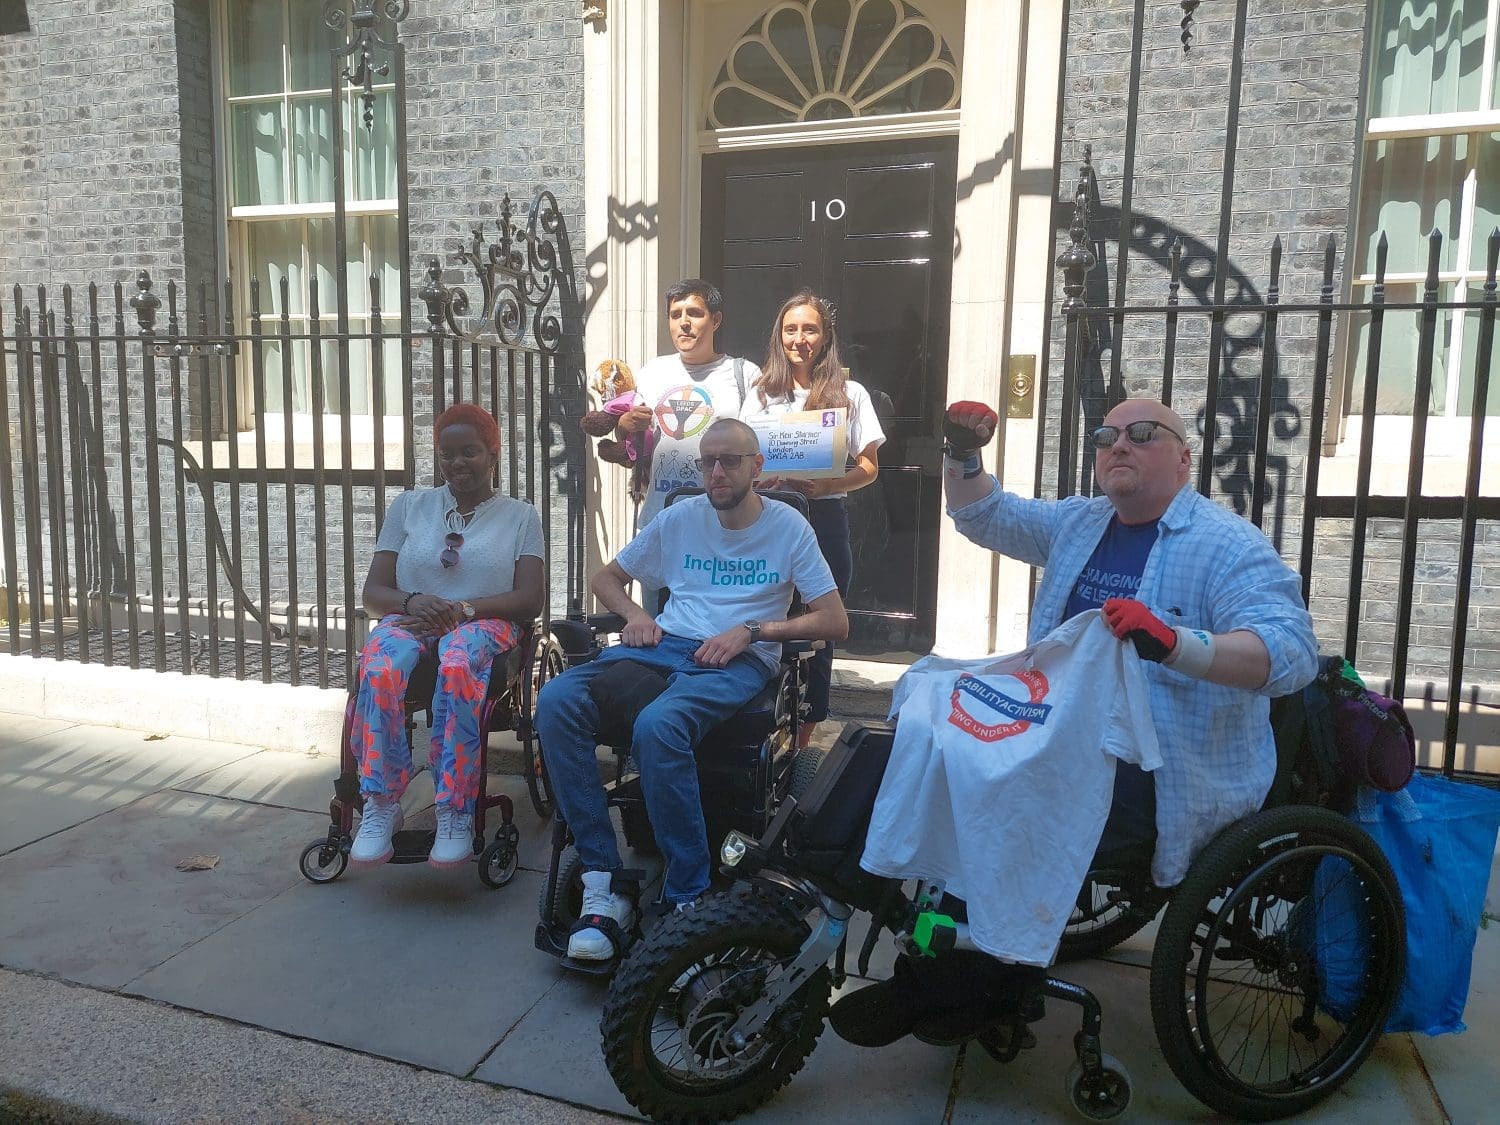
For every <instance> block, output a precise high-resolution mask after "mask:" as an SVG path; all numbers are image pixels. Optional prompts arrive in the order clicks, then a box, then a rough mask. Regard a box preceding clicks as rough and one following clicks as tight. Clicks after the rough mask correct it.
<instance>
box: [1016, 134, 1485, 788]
mask: <svg viewBox="0 0 1500 1125" xmlns="http://www.w3.org/2000/svg"><path fill="white" fill-rule="evenodd" d="M1097 201H1098V188H1097V184H1096V182H1095V180H1094V173H1093V168H1092V164H1091V161H1090V159H1089V154H1088V153H1087V150H1086V152H1085V159H1084V164H1083V167H1082V170H1081V173H1080V178H1079V183H1078V187H1077V190H1076V192H1075V196H1074V201H1073V211H1072V223H1071V229H1070V232H1069V233H1070V237H1069V241H1068V245H1067V246H1066V247H1065V248H1064V250H1063V252H1062V254H1061V255H1060V256H1059V258H1058V260H1057V266H1058V269H1059V271H1060V273H1061V275H1062V286H1063V293H1064V300H1063V301H1062V304H1061V306H1060V310H1059V311H1060V320H1061V324H1060V328H1061V334H1062V360H1063V362H1062V364H1061V372H1060V375H1061V378H1060V379H1054V380H1053V381H1054V382H1055V383H1056V385H1055V386H1054V387H1051V388H1049V386H1048V381H1049V380H1048V378H1047V375H1046V374H1045V373H1044V374H1043V376H1042V378H1041V379H1040V380H1039V384H1038V388H1037V394H1038V402H1039V407H1038V410H1039V416H1040V417H1042V418H1044V419H1046V420H1047V424H1048V426H1049V428H1050V430H1051V432H1050V434H1049V440H1046V441H1042V442H1039V443H1038V450H1037V458H1036V473H1037V480H1038V481H1039V482H1043V484H1042V485H1040V486H1039V491H1040V493H1042V494H1050V495H1053V496H1059V497H1060V496H1067V495H1072V494H1075V493H1078V492H1084V493H1090V492H1092V491H1093V489H1094V483H1093V481H1092V480H1091V477H1090V471H1091V468H1092V459H1091V458H1089V457H1088V456H1087V455H1086V452H1085V448H1084V446H1085V442H1084V440H1083V435H1085V434H1087V433H1088V432H1089V431H1090V430H1092V429H1093V428H1094V427H1096V426H1098V425H1099V424H1100V423H1101V422H1102V420H1103V416H1104V414H1105V413H1106V412H1107V411H1108V410H1109V409H1110V408H1111V407H1112V406H1114V404H1115V403H1117V402H1119V401H1120V400H1121V399H1123V398H1124V397H1126V395H1127V394H1132V395H1141V394H1150V395H1154V396H1156V397H1159V398H1161V399H1162V400H1163V401H1165V402H1166V403H1168V404H1169V405H1175V406H1176V408H1177V409H1178V411H1179V413H1183V414H1185V415H1187V417H1188V420H1189V428H1190V430H1191V429H1193V428H1195V427H1194V422H1196V431H1197V433H1196V441H1195V445H1196V446H1197V457H1196V461H1197V477H1196V486H1197V488H1198V490H1199V491H1200V492H1202V493H1203V494H1205V495H1210V496H1214V497H1216V498H1218V499H1220V500H1222V501H1223V502H1225V503H1227V504H1229V505H1230V506H1231V507H1233V508H1234V509H1235V510H1237V511H1239V512H1240V513H1241V514H1242V515H1244V516H1246V518H1248V519H1250V520H1251V521H1253V522H1254V523H1255V524H1256V525H1257V526H1259V527H1261V528H1262V530H1264V531H1265V532H1266V533H1267V535H1268V536H1269V537H1270V538H1271V540H1272V541H1273V543H1275V544H1276V546H1277V548H1278V549H1279V550H1280V551H1281V552H1282V554H1283V556H1284V557H1286V558H1287V559H1288V560H1289V561H1290V562H1291V563H1292V564H1293V565H1294V566H1296V567H1297V568H1298V570H1299V572H1300V574H1301V578H1302V593H1303V597H1304V599H1305V600H1306V601H1307V603H1308V606H1309V609H1310V610H1311V612H1312V613H1313V616H1314V619H1315V621H1316V622H1317V624H1318V626H1319V634H1320V639H1321V640H1322V642H1323V645H1324V648H1325V650H1327V651H1339V650H1341V651H1342V652H1343V655H1344V656H1345V657H1347V658H1348V659H1349V660H1350V661H1352V662H1353V663H1355V664H1356V666H1358V667H1360V668H1361V669H1362V670H1363V671H1365V672H1366V674H1367V675H1368V674H1373V675H1374V676H1375V677H1376V679H1377V681H1378V678H1379V677H1380V676H1382V675H1384V676H1385V677H1387V679H1386V684H1385V687H1386V688H1387V690H1389V692H1390V693H1391V694H1392V695H1393V696H1395V697H1396V698H1410V697H1411V696H1412V695H1413V693H1418V692H1420V693H1422V694H1424V695H1425V696H1426V698H1427V699H1428V700H1429V701H1433V700H1435V699H1436V698H1437V696H1438V693H1439V692H1445V693H1446V694H1445V696H1444V697H1443V701H1444V702H1446V708H1445V711H1446V715H1445V719H1444V728H1443V755H1442V769H1443V771H1444V773H1445V774H1449V775H1451V774H1453V773H1455V772H1456V771H1457V764H1456V748H1457V745H1458V734H1459V721H1460V710H1461V702H1462V701H1465V700H1467V701H1469V702H1471V703H1472V702H1475V701H1479V700H1480V699H1481V696H1482V695H1486V694H1492V693H1493V692H1494V690H1495V689H1494V687H1493V686H1492V685H1493V684H1494V683H1496V682H1497V681H1500V676H1497V675H1496V674H1495V672H1494V669H1493V666H1492V665H1491V666H1485V667H1481V668H1478V669H1477V670H1475V671H1474V672H1473V674H1469V673H1467V672H1466V667H1467V666H1469V663H1470V661H1471V658H1472V657H1473V647H1474V646H1473V644H1472V641H1473V639H1474V638H1493V637H1495V636H1497V635H1500V608H1497V603H1496V599H1494V598H1493V597H1487V598H1485V599H1484V600H1483V601H1478V600H1476V599H1475V598H1473V597H1472V596H1471V595H1472V594H1473V590H1474V583H1475V579H1476V577H1478V575H1479V572H1478V570H1477V569H1476V550H1477V549H1478V548H1480V547H1482V545H1483V544H1485V543H1492V542H1495V541H1497V540H1500V496H1497V495H1495V494H1494V492H1493V489H1492V490H1491V492H1489V493H1488V494H1487V493H1486V492H1485V490H1484V488H1483V487H1482V479H1481V469H1482V467H1483V463H1484V454H1485V444H1484V443H1485V436H1486V434H1485V422H1486V417H1487V414H1486V404H1487V402H1488V400H1489V397H1490V392H1489V387H1490V377H1491V364H1492V359H1493V356H1492V352H1493V347H1494V333H1495V316H1496V269H1497V262H1500V230H1496V231H1495V232H1494V233H1492V234H1491V235H1490V236H1489V241H1488V257H1487V273H1486V277H1485V281H1484V285H1483V288H1482V291H1481V293H1480V295H1479V296H1477V297H1475V298H1474V299H1469V300H1457V299H1452V300H1440V299H1439V295H1440V292H1441V289H1440V282H1439V263H1440V261H1441V251H1442V236H1441V235H1440V234H1439V232H1438V231H1436V230H1434V231H1433V232H1432V233H1431V235H1430V236H1429V255H1428V262H1427V271H1426V279H1425V282H1424V284H1423V287H1422V292H1421V298H1420V300H1418V301H1415V302H1391V301H1388V300H1387V299H1386V289H1385V273H1386V249H1385V248H1386V243H1385V237H1384V235H1382V236H1381V237H1380V240H1379V242H1378V243H1377V267H1376V281H1375V284H1374V285H1373V286H1371V288H1370V299H1369V301H1368V302H1366V303H1353V302H1348V301H1340V300H1336V299H1335V295H1336V289H1337V287H1336V283H1335V279H1336V263H1337V258H1338V252H1337V247H1336V240H1335V239H1334V237H1333V236H1332V235H1329V236H1327V238H1326V239H1325V240H1324V241H1323V244H1322V247H1321V250H1322V255H1321V257H1322V263H1321V282H1320V285H1319V287H1318V297H1317V299H1316V300H1315V301H1302V302H1287V301H1283V300H1282V296H1281V294H1282V285H1283V274H1282V260H1283V247H1282V243H1281V240H1280V239H1279V238H1277V239H1276V240H1274V241H1273V243H1272V245H1271V248H1270V258H1269V263H1270V268H1269V277H1268V281H1267V284H1266V286H1265V289H1264V292H1263V294H1261V293H1257V292H1255V291H1254V290H1253V287H1249V286H1241V287H1240V288H1239V293H1238V295H1237V296H1236V298H1235V299H1234V300H1230V301H1226V300H1225V299H1224V290H1223V286H1222V284H1221V283H1220V281H1219V280H1218V279H1211V280H1212V281H1213V288H1212V292H1211V293H1210V292H1209V290H1208V288H1207V283H1206V282H1205V281H1204V278H1203V277H1202V276H1199V277H1198V279H1197V281H1198V288H1199V290H1200V294H1199V295H1198V299H1197V300H1196V301H1186V302H1185V301H1184V300H1183V299H1182V288H1183V285H1184V283H1185V280H1186V279H1185V277H1184V270H1183V244H1182V241H1181V239H1178V240H1176V241H1175V243H1174V245H1173V246H1172V247H1171V248H1170V251H1169V254H1168V256H1167V265H1168V269H1167V278H1166V285H1165V290H1166V292H1165V296H1164V298H1163V299H1162V300H1161V301H1160V302H1158V303H1138V304H1127V303H1125V301H1124V292H1123V288H1117V289H1116V294H1115V298H1114V300H1113V301H1110V302H1108V303H1101V304H1090V303H1089V301H1088V300H1087V295H1088V294H1089V293H1091V292H1092V293H1107V292H1108V291H1109V289H1108V279H1107V278H1105V279H1103V282H1104V283H1103V284H1101V283H1100V279H1099V278H1098V276H1097V273H1096V267H1102V263H1103V260H1104V255H1103V253H1102V251H1103V246H1102V245H1101V244H1100V243H1098V242H1096V241H1095V240H1094V239H1093V238H1092V236H1091V233H1090V211H1091V206H1092V205H1095V204H1097ZM1220 249H1221V251H1222V249H1223V248H1222V246H1221V247H1220ZM1096 251H1097V252H1096ZM1217 260H1222V257H1220V258H1219V259H1217ZM1122 261H1123V259H1122ZM1121 268H1123V266H1122V267H1121ZM1141 284H1142V283H1141V282H1140V280H1139V279H1137V281H1136V285H1137V287H1139V286H1140V285H1141ZM1393 312H1398V313H1414V314H1415V316H1416V322H1417V332H1418V349H1417V362H1416V372H1415V387H1414V392H1413V403H1412V409H1411V426H1410V436H1409V439H1408V440H1407V444H1406V447H1405V448H1404V449H1396V450H1392V449H1391V448H1390V447H1389V446H1387V447H1386V448H1384V449H1382V450H1381V451H1380V452H1381V454H1382V459H1383V460H1385V461H1387V462H1390V461H1392V460H1393V459H1394V460H1399V461H1404V463H1405V475H1404V483H1403V485H1402V487H1401V488H1400V490H1399V491H1389V490H1388V491H1384V492H1377V491H1375V490H1374V488H1373V476H1372V469H1373V467H1374V465H1375V461H1376V453H1377V450H1376V448H1375V447H1376V436H1375V435H1376V433H1377V424H1378V423H1377V395H1378V393H1379V386H1380V379H1381V376H1382V374H1383V372H1385V371H1388V368H1384V367H1383V365H1382V358H1381V357H1382V343H1383V340H1384V336H1385V333H1384V329H1385V327H1386V322H1387V319H1388V317H1389V315H1390V314H1391V313H1393ZM1356 315H1358V316H1364V317H1368V321H1369V329H1368V333H1367V336H1366V343H1365V347H1364V348H1363V349H1362V350H1361V349H1358V348H1355V347H1353V346H1352V345H1348V346H1346V352H1345V353H1340V352H1339V350H1338V347H1337V342H1336V338H1337V336H1338V334H1339V333H1338V331H1336V330H1337V329H1338V328H1339V327H1340V326H1345V327H1347V325H1348V324H1349V321H1350V318H1351V317H1353V316H1356ZM1459 315H1470V316H1473V317H1474V318H1475V319H1476V320H1477V324H1476V325H1475V331H1474V334H1473V335H1474V340H1475V346H1474V349H1473V353H1472V354H1473V368H1472V378H1473V382H1472V393H1471V395H1470V404H1469V406H1468V408H1467V409H1468V415H1467V417H1466V418H1462V419H1461V422H1462V431H1463V435H1464V438H1463V440H1464V442H1465V446H1464V448H1463V451H1462V456H1463V458H1464V472H1463V485H1462V489H1461V491H1447V492H1444V493H1443V494H1434V493H1433V492H1432V491H1431V490H1430V489H1428V488H1425V487H1424V471H1426V470H1427V467H1428V465H1429V456H1430V455H1432V454H1443V455H1447V456H1452V455H1453V454H1454V450H1452V449H1448V450H1439V449H1431V448H1430V447H1429V445H1428V438H1427V434H1428V431H1429V429H1430V428H1431V427H1432V417H1431V402H1430V400H1431V397H1432V393H1433V391H1432V388H1433V378H1434V368H1435V365H1436V357H1437V356H1438V354H1439V353H1440V351H1441V349H1440V348H1439V346H1438V326H1439V324H1440V323H1446V322H1448V318H1450V317H1453V316H1459ZM1294 318H1303V321H1302V323H1301V324H1300V325H1299V332H1298V336H1299V337H1300V339H1302V340H1303V341H1310V344H1311V347H1310V351H1311V356H1310V357H1308V356H1305V355H1303V356H1299V357H1298V359H1299V360H1301V361H1302V367H1301V370H1303V371H1306V370H1307V368H1308V363H1307V360H1308V359H1309V358H1310V361H1311V362H1310V374H1309V375H1308V376H1307V377H1305V378H1300V377H1299V378H1293V377H1291V375H1290V374H1289V372H1288V370H1287V368H1288V365H1289V362H1290V361H1289V360H1288V357H1287V355H1285V354H1284V349H1283V342H1284V336H1283V329H1284V328H1285V326H1286V325H1287V324H1288V322H1289V321H1291V320H1293V319H1294ZM1309 320H1310V323H1308V321H1309ZM1231 323H1232V324H1234V325H1235V326H1236V327H1237V331H1235V332H1230V331H1229V326H1230V325H1231ZM1189 353H1191V356H1189ZM1200 363H1201V366H1200ZM1341 373H1342V374H1343V375H1344V376H1345V377H1344V378H1339V377H1338V376H1339V375H1340V374H1341ZM1356 384H1361V385H1362V391H1361V394H1360V396H1359V398H1358V399H1357V400H1355V399H1354V398H1353V396H1352V393H1351V388H1352V387H1354V386H1355V385H1356ZM1049 393H1050V394H1051V395H1052V396H1053V400H1052V402H1051V404H1050V408H1049V402H1048V396H1049ZM1355 421H1357V423H1358V441H1357V444H1355V443H1352V442H1347V441H1346V442H1345V443H1344V444H1343V446H1341V447H1340V446H1339V445H1338V441H1337V438H1338V435H1339V433H1340V432H1341V431H1342V430H1343V429H1344V428H1345V426H1346V425H1347V424H1348V423H1350V422H1355ZM1454 421H1460V419H1455V420H1454ZM1350 445H1354V449H1353V451H1352V453H1351V452H1350V450H1349V449H1348V446H1350ZM1330 451H1334V452H1337V453H1338V454H1339V455H1340V456H1342V457H1343V458H1345V459H1348V458H1350V457H1351V456H1352V458H1353V472H1352V474H1349V475H1351V476H1352V482H1353V483H1352V487H1340V488H1337V489H1335V488H1330V487H1328V486H1327V484H1326V481H1325V479H1324V478H1323V477H1322V476H1320V473H1322V471H1323V466H1324V465H1326V464H1329V462H1328V461H1327V459H1326V458H1327V457H1328V454H1329V453H1330ZM1393 454H1394V455H1395V456H1394V457H1393ZM1419 549H1420V550H1419ZM1377 581H1378V582H1381V583H1382V594H1381V596H1380V597H1378V598H1377V597H1372V596H1371V588H1372V586H1373V584H1374V583H1375V582H1377ZM1491 586H1493V583H1491ZM1419 593H1420V594H1421V595H1422V597H1421V598H1419V596H1418V595H1419ZM1419 632H1420V633H1421V634H1422V635H1421V636H1420V637H1418V633H1419ZM1414 639H1416V640H1420V641H1421V643H1420V644H1416V643H1414ZM1476 663H1477V661H1476ZM1480 676H1488V677H1489V681H1488V683H1486V682H1482V681H1479V679H1478V677H1480ZM1419 681H1425V683H1422V684H1419ZM1485 701H1486V702H1488V703H1490V704H1493V703H1494V702H1495V700H1494V699H1488V700H1485ZM1457 772H1462V771H1457Z"/></svg>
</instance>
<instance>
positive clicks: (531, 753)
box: [521, 636, 564, 820]
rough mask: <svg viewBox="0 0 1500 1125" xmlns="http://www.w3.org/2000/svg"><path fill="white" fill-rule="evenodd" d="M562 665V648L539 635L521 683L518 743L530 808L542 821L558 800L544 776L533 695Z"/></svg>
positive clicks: (549, 815) (547, 817)
mask: <svg viewBox="0 0 1500 1125" xmlns="http://www.w3.org/2000/svg"><path fill="white" fill-rule="evenodd" d="M563 666H564V665H563V654H562V649H561V648H560V647H559V646H558V644H557V642H556V641H554V640H553V639H552V638H551V637H546V636H543V637H540V638H539V639H538V640H537V645H536V655H535V656H534V657H533V658H532V661H531V669H530V672H529V673H528V674H527V676H526V680H525V684H524V689H525V694H524V698H523V699H522V707H523V708H524V710H525V717H524V719H523V721H524V722H525V724H526V729H525V732H524V733H523V735H522V738H521V743H522V746H523V747H524V749H525V759H526V760H525V766H524V768H525V770H526V791H527V793H528V794H530V796H531V807H532V808H533V809H535V810H536V815H537V816H539V817H541V818H542V819H543V820H547V819H550V818H551V816H552V813H553V812H554V810H555V809H556V807H557V803H556V801H555V800H554V798H553V795H552V783H551V781H550V780H548V778H547V765H546V762H545V761H544V760H543V758H542V744H541V740H540V739H538V738H537V734H536V697H537V695H538V693H539V692H540V691H541V690H542V687H543V685H545V684H546V683H547V681H548V680H551V679H553V678H555V677H557V676H560V675H562V673H563Z"/></svg>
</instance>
